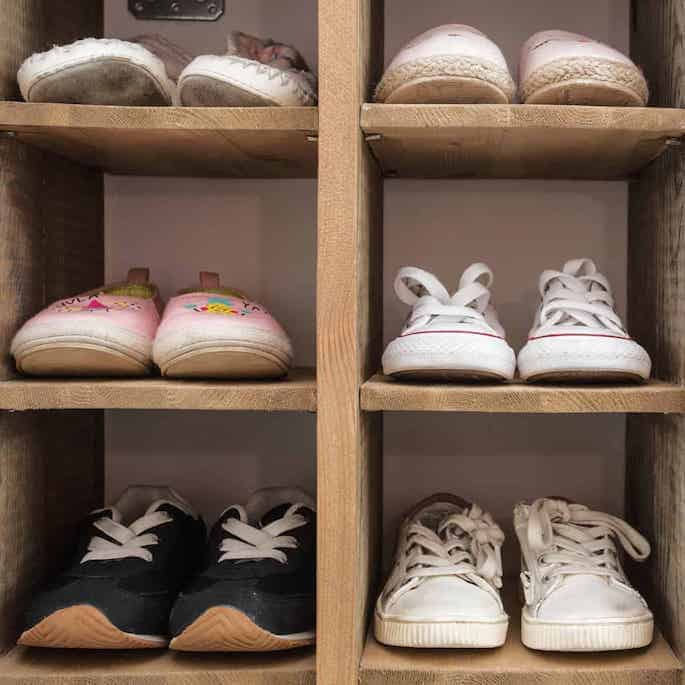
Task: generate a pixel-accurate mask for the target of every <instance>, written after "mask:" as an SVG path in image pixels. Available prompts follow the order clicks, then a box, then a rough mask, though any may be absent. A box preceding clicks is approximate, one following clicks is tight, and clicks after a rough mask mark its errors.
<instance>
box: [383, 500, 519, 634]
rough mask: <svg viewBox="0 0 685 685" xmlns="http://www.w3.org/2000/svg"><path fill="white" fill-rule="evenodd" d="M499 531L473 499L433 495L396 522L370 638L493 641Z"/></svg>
mask: <svg viewBox="0 0 685 685" xmlns="http://www.w3.org/2000/svg"><path fill="white" fill-rule="evenodd" d="M503 541H504V533H502V530H501V529H500V527H499V526H498V525H497V524H496V523H495V522H494V521H493V519H492V517H491V516H490V514H488V513H486V512H484V511H483V510H482V509H481V508H480V507H479V506H478V505H477V504H469V503H468V502H465V501H464V500H462V499H461V498H459V497H455V496H454V495H444V494H443V495H434V496H433V497H429V498H427V499H425V500H423V501H422V502H420V503H419V504H417V505H416V507H414V509H413V510H412V511H411V512H410V513H409V514H408V515H407V517H406V518H405V520H404V523H403V524H402V526H401V528H400V533H399V538H398V543H397V550H396V555H395V564H394V566H393V570H392V572H391V574H390V578H389V579H388V581H387V583H386V584H385V588H384V589H383V592H382V593H381V595H380V597H379V598H378V602H377V604H376V617H375V634H376V639H377V640H378V641H379V642H382V643H383V644H386V645H396V646H400V647H469V648H474V647H483V648H484V647H499V646H500V645H502V644H504V641H505V639H506V636H507V627H508V625H509V618H508V617H507V615H506V613H505V612H504V608H503V607H502V600H501V599H500V596H499V588H500V587H502V559H501V553H500V552H501V547H502V542H503Z"/></svg>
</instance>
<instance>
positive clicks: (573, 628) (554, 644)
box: [521, 609, 654, 652]
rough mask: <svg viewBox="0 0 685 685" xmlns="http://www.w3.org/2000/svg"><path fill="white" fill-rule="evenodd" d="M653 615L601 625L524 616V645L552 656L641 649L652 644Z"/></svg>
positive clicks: (525, 614)
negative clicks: (558, 653) (562, 653)
mask: <svg viewBox="0 0 685 685" xmlns="http://www.w3.org/2000/svg"><path fill="white" fill-rule="evenodd" d="M653 636H654V618H653V617H652V615H651V614H645V616H644V617H638V618H630V619H615V620H612V621H609V620H607V621H604V622H601V623H552V622H549V621H540V620H539V619H535V618H532V617H530V616H528V615H527V611H526V609H524V610H523V614H522V615H521V641H522V642H523V644H524V645H525V646H526V647H529V648H530V649H537V650H541V651H548V652H605V651H615V650H623V649H639V648H640V647H646V646H647V645H649V644H650V643H651V642H652V638H653Z"/></svg>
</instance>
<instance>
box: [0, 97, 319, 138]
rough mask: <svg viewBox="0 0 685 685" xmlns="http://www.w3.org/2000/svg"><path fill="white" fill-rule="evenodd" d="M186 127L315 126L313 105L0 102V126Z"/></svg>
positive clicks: (170, 129) (314, 128) (298, 128)
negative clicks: (139, 104)
mask: <svg viewBox="0 0 685 685" xmlns="http://www.w3.org/2000/svg"><path fill="white" fill-rule="evenodd" d="M50 127H54V128H74V129H107V130H108V131H110V130H114V131H126V130H141V129H142V130H149V131H167V132H168V133H169V134H171V135H173V134H174V133H180V132H189V131H305V132H312V133H314V132H316V131H318V128H319V112H318V108H317V107H109V106H102V105H66V104H53V103H39V102H35V103H34V102H10V101H0V130H3V131H14V132H31V131H32V130H34V129H44V128H50Z"/></svg>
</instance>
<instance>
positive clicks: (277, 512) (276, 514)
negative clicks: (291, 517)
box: [259, 502, 294, 527]
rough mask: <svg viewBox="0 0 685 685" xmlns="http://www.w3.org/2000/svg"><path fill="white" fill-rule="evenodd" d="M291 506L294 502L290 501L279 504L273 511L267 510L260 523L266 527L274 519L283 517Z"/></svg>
mask: <svg viewBox="0 0 685 685" xmlns="http://www.w3.org/2000/svg"><path fill="white" fill-rule="evenodd" d="M293 504H294V503H293ZM291 506H292V504H291V503H290V502H286V503H284V504H279V505H278V506H277V507H274V508H273V509H271V511H267V512H266V514H264V516H262V519H261V521H260V522H259V523H260V524H261V526H262V527H264V526H268V525H269V524H270V523H273V522H274V521H278V519H282V518H283V517H284V516H285V514H286V512H287V511H288V509H290V507H291Z"/></svg>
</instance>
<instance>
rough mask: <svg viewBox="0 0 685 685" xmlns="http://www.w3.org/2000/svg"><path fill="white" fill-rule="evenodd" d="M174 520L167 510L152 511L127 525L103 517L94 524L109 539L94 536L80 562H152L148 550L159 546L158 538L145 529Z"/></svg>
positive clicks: (150, 553)
mask: <svg viewBox="0 0 685 685" xmlns="http://www.w3.org/2000/svg"><path fill="white" fill-rule="evenodd" d="M171 521H173V517H172V516H170V515H169V514H168V513H167V512H166V511H153V512H152V513H150V514H146V515H145V516H141V517H140V518H139V519H137V520H136V521H134V522H133V523H132V524H131V525H130V526H125V525H123V524H121V523H117V522H116V521H114V520H112V519H111V518H107V517H103V518H101V519H98V520H97V521H95V523H94V524H93V525H94V526H95V527H96V528H98V529H99V530H101V531H102V532H103V533H104V534H105V535H107V537H110V538H112V539H113V540H115V542H112V540H106V539H105V538H101V537H97V536H96V537H93V538H91V540H90V543H89V544H88V553H87V554H86V555H85V556H84V557H83V559H81V563H82V564H85V563H86V562H87V561H107V560H110V559H126V558H128V557H137V558H139V559H143V560H144V561H152V552H151V551H150V550H149V549H146V548H147V547H152V546H154V545H157V544H159V538H158V537H157V535H155V534H154V533H148V532H147V531H148V530H151V529H152V528H156V527H157V526H161V525H164V524H165V523H169V522H171Z"/></svg>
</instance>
